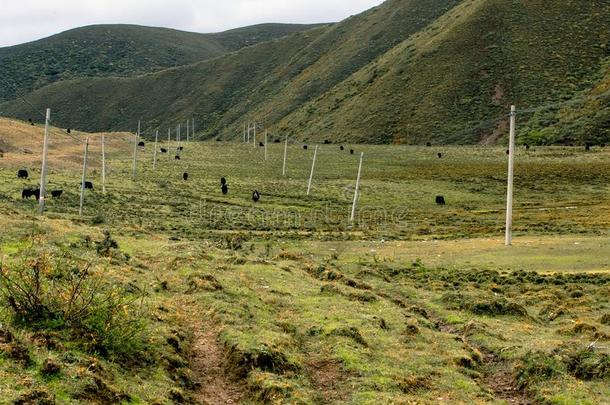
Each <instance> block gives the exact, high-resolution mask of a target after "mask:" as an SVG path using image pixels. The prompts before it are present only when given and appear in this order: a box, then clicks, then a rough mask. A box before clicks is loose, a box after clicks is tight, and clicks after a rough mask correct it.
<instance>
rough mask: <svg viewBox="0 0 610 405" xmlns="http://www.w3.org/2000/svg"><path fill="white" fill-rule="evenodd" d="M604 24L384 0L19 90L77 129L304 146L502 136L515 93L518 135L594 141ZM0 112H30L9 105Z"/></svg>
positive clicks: (563, 5) (465, 5)
mask: <svg viewBox="0 0 610 405" xmlns="http://www.w3.org/2000/svg"><path fill="white" fill-rule="evenodd" d="M608 20H610V4H608V2H606V1H603V0H594V1H590V2H586V3H582V2H573V1H568V2H552V3H548V2H545V1H542V0H534V1H525V0H519V1H515V2H504V1H499V0H468V1H459V0H455V1H447V0H425V1H414V0H388V1H386V2H385V3H383V4H382V5H381V6H379V7H376V8H373V9H371V10H368V11H366V12H364V13H362V14H359V15H357V16H353V17H350V18H348V19H347V20H345V21H342V22H340V23H337V24H334V25H332V26H327V27H319V28H317V29H314V30H311V31H307V32H305V33H303V32H301V33H296V34H292V35H289V36H286V37H283V38H281V39H277V40H274V41H269V42H263V43H260V44H258V45H257V46H254V47H250V48H248V49H242V50H240V51H238V52H235V53H232V54H230V55H224V56H221V57H218V58H215V59H213V60H208V61H203V62H200V63H197V64H194V65H189V66H184V67H179V68H175V69H170V70H166V71H161V72H158V73H155V74H152V75H146V76H141V77H135V78H128V79H124V80H117V79H109V78H102V79H99V80H77V81H67V82H61V83H57V84H54V85H51V86H47V87H45V88H43V89H40V90H38V91H36V92H34V93H32V94H30V95H29V96H28V99H29V100H31V101H32V102H33V104H34V105H35V106H36V109H40V110H41V111H42V110H44V107H46V106H51V107H52V108H53V109H54V110H55V113H54V114H55V117H56V120H57V122H58V123H61V124H62V125H66V126H68V125H71V126H74V127H78V128H82V129H86V130H133V128H134V125H135V124H134V123H135V122H136V121H137V119H139V118H142V119H144V120H145V121H146V127H147V129H148V130H152V129H154V128H157V127H159V126H163V128H164V129H165V128H167V126H171V127H173V126H175V125H176V124H177V123H178V122H181V121H184V120H186V119H187V118H188V117H195V118H196V120H197V121H198V122H199V123H200V125H198V128H199V129H200V134H199V136H201V137H206V138H208V137H221V138H235V137H241V132H242V128H243V123H244V121H245V120H246V119H248V118H249V119H252V120H256V121H257V122H259V124H260V125H261V126H262V127H265V128H269V129H270V130H271V132H272V133H273V134H275V135H277V136H284V135H289V136H291V137H294V138H298V139H301V140H308V141H312V142H314V141H315V142H320V141H322V140H324V139H333V140H335V141H358V142H367V143H391V142H395V143H414V144H417V143H426V142H433V143H458V144H460V143H465V144H476V143H481V144H495V143H498V142H502V140H503V136H504V135H505V133H506V132H507V131H506V130H507V124H508V120H507V112H508V111H509V108H510V105H511V104H512V103H515V104H516V105H517V106H518V108H519V109H520V112H521V114H520V115H519V137H520V140H521V141H523V142H526V141H529V142H532V143H540V144H543V143H566V144H567V143H608V142H610V140H608V136H609V135H608V132H607V129H606V128H607V127H608V126H607V125H606V124H607V123H608V111H609V109H608V102H609V101H608V93H607V75H608V66H609V65H608V62H607V60H608V58H609V57H610V45H609V44H610V34H609V32H608V30H607V29H606V26H607V21H608ZM604 89H606V90H604ZM591 97H595V98H594V99H591ZM581 99H584V101H580V100H581ZM150 100H154V103H152V105H151V103H150ZM0 110H1V111H4V112H5V113H8V114H10V115H14V116H17V117H21V118H28V117H29V116H31V115H32V114H33V112H32V111H31V110H32V109H31V107H30V106H29V105H27V104H25V103H22V102H19V101H13V102H9V103H5V104H2V105H0ZM149 134H150V133H149Z"/></svg>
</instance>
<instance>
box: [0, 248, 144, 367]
mask: <svg viewBox="0 0 610 405" xmlns="http://www.w3.org/2000/svg"><path fill="white" fill-rule="evenodd" d="M24 257H25V258H24V259H22V260H21V261H20V262H16V263H14V264H11V265H7V264H5V263H1V264H0V298H1V299H2V300H3V301H4V302H5V303H6V305H7V307H8V308H9V309H10V310H11V312H12V321H13V323H14V324H16V325H18V326H22V327H26V328H30V329H33V330H54V331H58V332H62V333H64V334H67V338H69V339H71V340H73V341H76V342H79V343H81V344H82V346H84V348H85V349H86V350H88V351H89V352H92V353H97V354H100V355H104V356H109V355H120V356H123V357H124V358H125V359H130V358H132V357H135V356H136V355H137V354H138V353H139V352H140V351H141V350H143V349H144V342H145V339H144V336H143V334H144V333H145V327H144V321H143V318H142V317H141V316H140V315H139V313H138V311H136V305H137V304H138V303H139V302H140V297H138V296H133V295H129V294H127V293H126V292H125V291H124V290H122V289H119V288H116V287H112V286H110V285H109V284H107V283H105V282H104V280H103V279H102V278H101V277H99V276H97V275H95V274H94V273H93V272H92V270H91V265H90V264H79V263H76V262H74V261H69V260H67V259H57V258H52V257H51V256H49V255H46V254H39V255H37V254H36V253H35V252H33V253H32V252H30V253H28V254H26V255H24Z"/></svg>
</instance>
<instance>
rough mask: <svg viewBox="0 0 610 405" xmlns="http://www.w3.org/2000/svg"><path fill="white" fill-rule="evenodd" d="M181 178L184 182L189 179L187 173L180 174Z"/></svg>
mask: <svg viewBox="0 0 610 405" xmlns="http://www.w3.org/2000/svg"><path fill="white" fill-rule="evenodd" d="M182 178H183V179H184V181H187V180H188V179H189V174H188V173H183V174H182Z"/></svg>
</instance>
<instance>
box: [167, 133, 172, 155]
mask: <svg viewBox="0 0 610 405" xmlns="http://www.w3.org/2000/svg"><path fill="white" fill-rule="evenodd" d="M171 143H172V129H171V128H167V157H168V158H169V159H171V158H172V152H171V151H170V147H171V145H170V144H171Z"/></svg>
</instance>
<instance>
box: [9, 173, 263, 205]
mask: <svg viewBox="0 0 610 405" xmlns="http://www.w3.org/2000/svg"><path fill="white" fill-rule="evenodd" d="M17 178H20V179H24V180H27V179H28V178H29V173H28V171H27V170H24V169H21V170H19V171H18V172H17ZM182 178H183V180H184V181H187V180H188V178H189V174H188V173H186V172H185V173H183V174H182ZM85 189H88V190H93V183H92V182H90V181H85ZM220 191H221V192H222V194H224V195H227V194H229V185H228V184H227V179H226V178H224V177H222V178H221V179H220ZM63 193H64V191H63V190H52V191H51V196H52V197H53V198H60V197H61V196H62V195H63ZM32 197H34V198H35V199H36V200H39V199H40V188H31V187H28V188H24V189H23V191H22V192H21V198H22V199H24V200H28V199H30V198H32ZM260 199H261V194H260V193H259V192H258V191H257V190H254V191H253V192H252V201H254V202H258V201H259V200H260Z"/></svg>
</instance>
